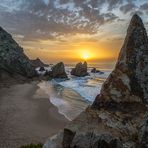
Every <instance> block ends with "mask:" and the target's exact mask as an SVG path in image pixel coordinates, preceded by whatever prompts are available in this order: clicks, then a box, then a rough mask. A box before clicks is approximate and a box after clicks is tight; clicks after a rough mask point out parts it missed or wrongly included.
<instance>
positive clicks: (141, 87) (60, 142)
mask: <svg viewBox="0 0 148 148" xmlns="http://www.w3.org/2000/svg"><path fill="white" fill-rule="evenodd" d="M86 93H87V92H86ZM147 103H148V38H147V34H146V30H145V28H144V25H143V23H142V20H141V18H140V17H139V16H138V15H136V14H135V15H134V16H133V17H132V20H131V22H130V25H129V28H128V31H127V36H126V39H125V42H124V45H123V47H122V49H121V52H120V55H119V58H118V62H117V64H116V67H115V69H114V70H113V72H112V73H111V74H110V76H109V77H108V79H107V80H106V82H105V83H104V85H103V87H102V90H101V93H100V95H98V96H97V97H96V99H95V101H94V103H93V105H92V106H90V107H88V108H87V109H86V110H85V111H84V112H82V113H81V114H80V115H79V116H78V117H77V118H76V119H75V120H73V121H72V122H71V123H70V124H69V125H67V126H66V127H65V129H64V130H63V131H61V132H60V133H58V134H57V135H56V136H54V137H52V138H50V140H49V141H48V142H47V143H46V144H45V145H44V148H50V147H52V148H147V147H148V145H147V143H148V142H147V141H148V139H147V138H148V131H147V130H148V124H147V123H148V121H147V120H148V116H147V114H148V107H147ZM145 114H146V115H145Z"/></svg>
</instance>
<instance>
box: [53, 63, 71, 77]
mask: <svg viewBox="0 0 148 148" xmlns="http://www.w3.org/2000/svg"><path fill="white" fill-rule="evenodd" d="M51 73H52V74H51V76H52V77H53V78H68V77H67V74H66V72H65V66H64V63H63V62H60V63H57V64H56V65H54V66H53V67H52V72H51Z"/></svg>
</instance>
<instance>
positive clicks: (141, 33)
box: [94, 15, 148, 106]
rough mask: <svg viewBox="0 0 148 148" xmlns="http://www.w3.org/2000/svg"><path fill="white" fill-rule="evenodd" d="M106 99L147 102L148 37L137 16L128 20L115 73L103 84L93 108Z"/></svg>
mask: <svg viewBox="0 0 148 148" xmlns="http://www.w3.org/2000/svg"><path fill="white" fill-rule="evenodd" d="M100 98H101V99H100ZM108 100H110V101H115V102H130V101H131V102H132V101H135V102H142V101H145V102H148V38H147V34H146V30H145V28H144V25H143V23H142V20H141V18H140V17H139V16H138V15H134V16H133V18H132V20H131V23H130V25H129V28H128V31H127V36H126V39H125V42H124V45H123V47H122V49H121V52H120V54H119V58H118V62H117V64H116V67H115V70H114V71H113V72H112V73H111V75H110V76H109V78H108V79H107V81H106V82H105V83H104V85H103V87H102V90H101V95H99V96H98V97H97V98H96V101H95V102H94V105H95V104H96V106H98V105H97V104H100V103H99V102H100V101H103V102H105V101H108Z"/></svg>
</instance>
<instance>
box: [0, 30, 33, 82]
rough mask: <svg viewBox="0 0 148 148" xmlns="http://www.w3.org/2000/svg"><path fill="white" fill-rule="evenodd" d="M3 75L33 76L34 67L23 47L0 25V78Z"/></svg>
mask: <svg viewBox="0 0 148 148" xmlns="http://www.w3.org/2000/svg"><path fill="white" fill-rule="evenodd" d="M5 75H7V76H10V77H11V76H14V75H20V76H23V77H27V78H28V77H29V78H31V77H33V76H35V69H34V67H33V66H32V64H31V61H30V60H29V58H28V57H27V56H26V55H25V54H24V52H23V49H22V48H21V47H20V46H19V45H18V44H17V43H16V42H15V40H14V39H13V38H12V36H11V35H10V34H9V33H7V32H6V31H5V30H4V29H3V28H1V27H0V78H1V79H3V78H4V77H5Z"/></svg>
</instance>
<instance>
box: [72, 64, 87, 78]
mask: <svg viewBox="0 0 148 148" xmlns="http://www.w3.org/2000/svg"><path fill="white" fill-rule="evenodd" d="M71 75H74V76H78V77H84V76H87V75H88V73H87V62H84V63H83V64H82V63H81V62H80V63H78V64H77V65H76V67H75V68H73V69H72V71H71Z"/></svg>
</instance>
